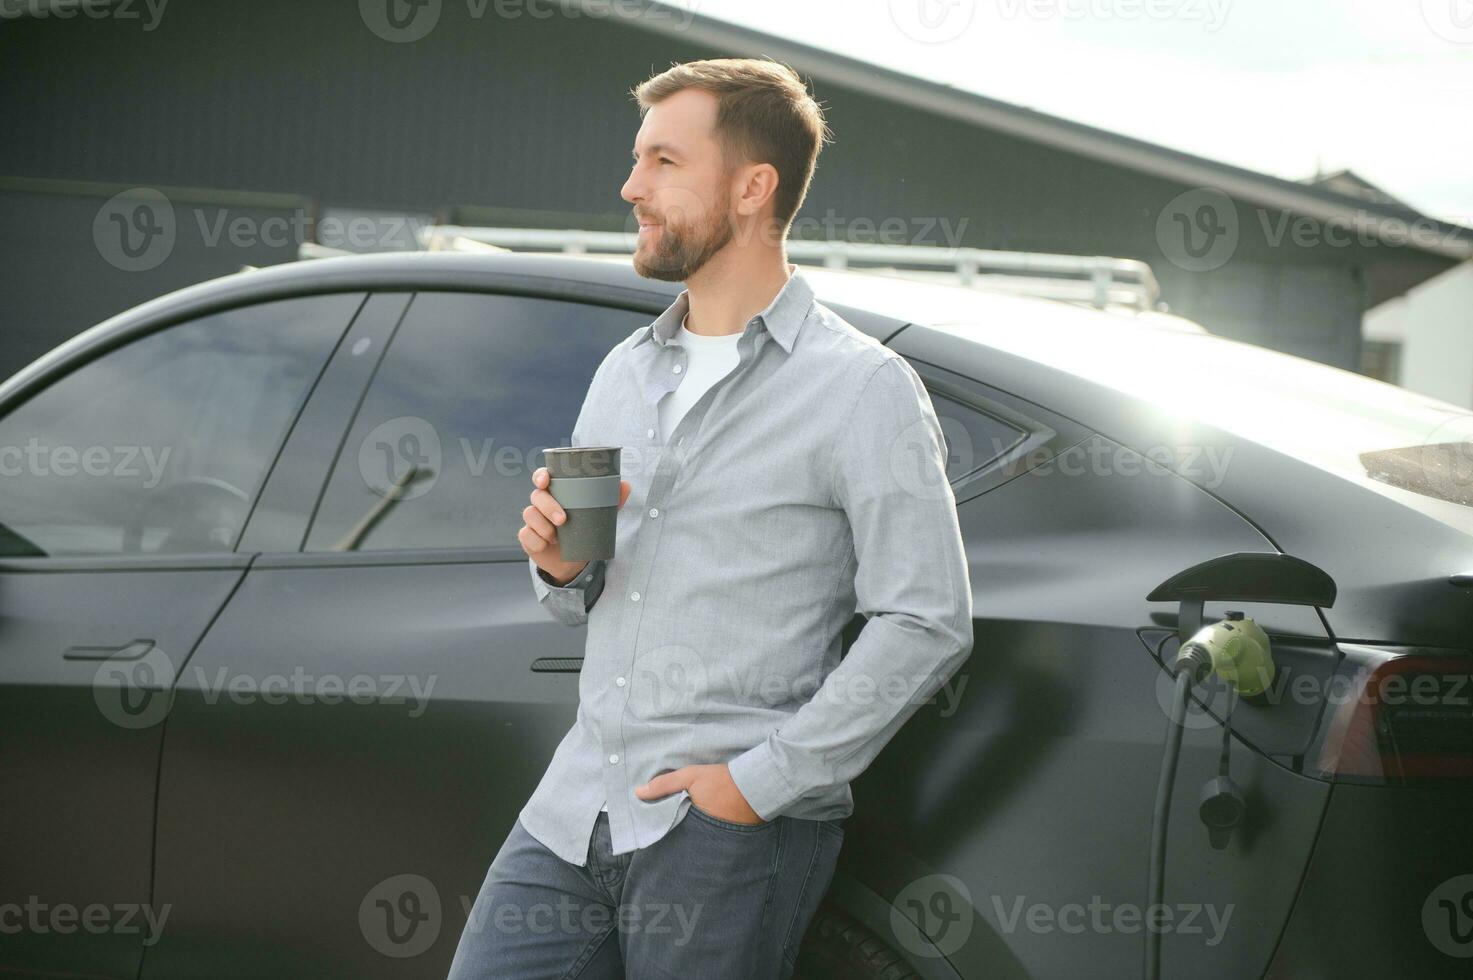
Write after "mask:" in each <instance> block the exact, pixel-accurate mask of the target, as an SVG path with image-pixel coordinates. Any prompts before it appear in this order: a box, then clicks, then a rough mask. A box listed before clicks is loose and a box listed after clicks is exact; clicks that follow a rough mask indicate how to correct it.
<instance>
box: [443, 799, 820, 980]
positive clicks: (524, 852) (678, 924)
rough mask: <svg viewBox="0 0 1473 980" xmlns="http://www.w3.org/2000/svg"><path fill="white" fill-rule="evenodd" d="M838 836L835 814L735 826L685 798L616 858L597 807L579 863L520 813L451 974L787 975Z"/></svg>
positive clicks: (469, 977)
mask: <svg viewBox="0 0 1473 980" xmlns="http://www.w3.org/2000/svg"><path fill="white" fill-rule="evenodd" d="M843 841H844V830H843V821H842V820H800V819H797V818H794V817H782V816H780V817H778V818H776V819H775V820H771V821H768V822H765V823H760V824H740V823H733V822H731V821H728V820H722V819H720V818H717V817H713V816H711V815H710V814H707V813H705V812H704V811H701V810H698V809H696V808H695V806H691V808H690V809H689V810H688V811H687V812H686V815H685V816H684V817H683V818H682V819H681V820H680V822H679V823H677V824H676V825H675V826H674V827H672V828H671V829H670V831H669V832H668V833H667V834H665V836H664V837H662V838H660V839H659V840H658V841H656V842H655V843H653V844H651V845H650V846H648V847H645V848H640V849H638V850H635V851H630V852H628V853H625V854H619V855H614V854H611V853H610V845H609V816H608V814H607V813H600V814H599V815H598V820H597V822H596V823H595V824H594V826H593V837H592V839H591V840H590V841H589V844H588V863H587V865H585V866H583V867H579V866H578V865H575V864H569V863H568V862H567V861H564V860H563V859H562V858H560V857H558V856H557V855H556V854H553V853H552V852H551V851H549V850H548V849H547V848H546V847H545V846H543V845H542V844H541V843H539V842H538V841H537V840H536V838H534V837H533V836H532V835H531V834H529V833H528V832H527V831H526V830H525V829H524V828H523V827H522V823H521V821H520V820H518V821H517V822H516V825H515V826H513V828H512V831H511V834H510V835H508V836H507V838H506V842H505V843H504V844H502V846H501V850H500V851H499V852H498V853H497V855H496V858H495V860H493V861H492V862H491V867H490V869H489V870H488V871H487V872H486V880H485V882H484V883H483V884H482V885H481V891H480V894H478V895H477V896H476V901H475V903H474V905H472V907H471V911H470V915H469V918H468V920H467V922H466V925H465V931H464V932H462V933H461V936H460V944H459V945H458V946H457V947H456V950H455V959H454V961H453V962H452V963H451V965H450V974H449V980H473V978H474V980H483V978H489V977H496V978H504V980H573V978H579V980H614V978H621V980H622V978H625V977H628V978H630V980H658V978H662V977H668V978H671V980H676V978H678V980H768V978H786V977H789V976H791V975H792V972H793V962H794V960H795V959H796V957H797V955H798V945H799V943H800V942H801V941H802V938H803V933H804V932H805V931H806V930H807V928H808V923H809V921H810V920H811V919H812V918H813V913H814V912H815V910H816V909H817V908H818V903H819V901H820V899H822V898H823V895H824V892H826V891H827V890H828V886H829V882H830V880H831V879H832V878H833V874H834V864H835V862H836V861H837V860H838V857H839V848H840V846H841V845H842V844H843Z"/></svg>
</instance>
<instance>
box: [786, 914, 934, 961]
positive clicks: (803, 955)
mask: <svg viewBox="0 0 1473 980" xmlns="http://www.w3.org/2000/svg"><path fill="white" fill-rule="evenodd" d="M793 980H920V974H919V973H916V972H915V971H914V970H912V969H911V968H910V965H909V964H908V963H906V961H905V958H904V957H902V956H901V955H900V954H898V953H896V952H895V951H894V950H893V949H891V948H890V947H889V946H887V945H886V944H885V942H884V940H882V939H880V937H879V936H877V935H875V933H874V931H873V930H872V929H870V928H869V927H868V926H866V925H864V924H863V923H861V922H860V921H859V920H858V919H856V918H854V917H853V916H852V915H849V914H848V913H847V912H845V911H843V910H842V909H840V908H838V907H837V906H835V905H833V904H832V903H830V902H829V901H828V900H827V899H825V900H824V903H823V904H822V905H820V906H819V907H818V911H817V912H816V913H815V914H814V916H813V921H812V922H811V923H809V926H808V931H807V932H806V933H804V935H803V945H802V946H801V947H800V948H799V950H798V961H797V964H796V967H795V969H794V971H793Z"/></svg>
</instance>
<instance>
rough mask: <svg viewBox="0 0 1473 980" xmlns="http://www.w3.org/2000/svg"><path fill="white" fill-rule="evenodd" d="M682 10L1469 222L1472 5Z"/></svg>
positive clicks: (837, 2)
mask: <svg viewBox="0 0 1473 980" xmlns="http://www.w3.org/2000/svg"><path fill="white" fill-rule="evenodd" d="M672 2H673V3H674V5H676V6H680V7H682V8H684V9H686V10H691V9H694V10H695V11H696V12H697V13H700V14H702V15H705V16H710V17H715V18H719V19H722V20H727V21H732V22H734V23H738V24H743V25H745V26H748V27H752V28H755V29H757V30H761V31H765V32H767V33H773V34H779V35H784V36H787V37H790V38H792V39H794V40H797V41H801V42H803V43H806V44H811V45H814V46H817V47H822V48H827V49H829V50H833V51H838V52H841V53H844V54H847V55H850V56H853V57H858V58H862V59H865V60H867V61H871V62H875V63H877V64H883V65H885V66H887V67H890V68H893V69H896V70H898V71H902V72H905V73H907V74H911V75H917V76H920V77H924V78H929V79H932V80H934V81H939V82H945V83H949V84H951V85H955V86H957V87H958V88H963V89H969V90H971V91H975V92H979V93H981V94H983V95H987V96H990V97H992V98H995V99H1001V100H1003V101H1006V102H1012V103H1016V104H1018V105H1024V106H1028V107H1029V108H1032V109H1036V110H1039V111H1041V112H1046V113H1049V114H1051V115H1056V116H1062V117H1064V118H1067V119H1073V120H1076V121H1078V122H1082V123H1086V124H1088V125H1091V126H1097V127H1099V128H1102V129H1108V130H1112V131H1115V132H1119V133H1124V134H1126V135H1129V136H1134V137H1136V138H1138V139H1144V140H1149V141H1150V142H1153V143H1159V144H1161V145H1163V146H1169V147H1173V148H1175V149H1178V150H1184V151H1186V152H1188V153H1193V154H1196V155H1198V156H1203V157H1208V158H1211V159H1215V160H1222V161H1224V162H1227V163H1232V164H1236V165H1238V166H1241V167H1247V168H1250V169H1253V170H1258V171H1261V172H1263V173H1269V174H1274V175H1276V176H1279V177H1286V178H1289V179H1293V180H1297V179H1301V178H1304V177H1308V176H1310V175H1311V174H1313V173H1314V171H1315V168H1316V165H1317V164H1318V165H1319V166H1321V167H1322V168H1323V169H1325V170H1326V171H1333V170H1338V169H1342V168H1349V169H1352V170H1354V171H1356V172H1357V173H1359V174H1361V175H1362V176H1363V177H1365V178H1366V179H1368V180H1370V181H1372V182H1374V183H1376V184H1378V185H1380V186H1381V187H1383V188H1384V189H1385V190H1387V191H1388V192H1389V193H1391V194H1393V195H1395V196H1397V197H1400V198H1402V199H1403V200H1405V201H1407V202H1408V203H1409V204H1411V205H1412V206H1413V207H1417V208H1419V209H1421V210H1423V211H1425V212H1426V213H1428V214H1432V215H1435V216H1437V217H1440V218H1443V219H1446V220H1450V221H1456V222H1458V223H1460V224H1464V225H1470V226H1473V0H672ZM836 136H837V137H838V138H839V139H842V138H843V134H842V133H837V134H836Z"/></svg>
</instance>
